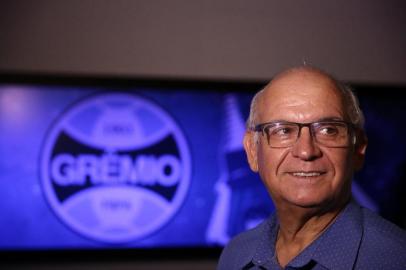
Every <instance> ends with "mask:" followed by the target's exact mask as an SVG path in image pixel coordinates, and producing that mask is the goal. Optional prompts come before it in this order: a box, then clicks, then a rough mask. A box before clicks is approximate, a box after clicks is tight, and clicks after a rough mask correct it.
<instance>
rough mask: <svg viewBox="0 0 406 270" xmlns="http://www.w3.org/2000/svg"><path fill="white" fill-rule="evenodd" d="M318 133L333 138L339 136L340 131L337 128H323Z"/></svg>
mask: <svg viewBox="0 0 406 270" xmlns="http://www.w3.org/2000/svg"><path fill="white" fill-rule="evenodd" d="M317 133H319V134H321V135H329V136H332V135H337V134H338V129H337V127H335V126H322V127H320V128H319V129H318V132H317Z"/></svg>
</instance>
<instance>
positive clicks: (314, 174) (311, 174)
mask: <svg viewBox="0 0 406 270" xmlns="http://www.w3.org/2000/svg"><path fill="white" fill-rule="evenodd" d="M324 173H325V172H290V173H289V174H291V175H293V176H296V177H317V176H320V175H322V174H324Z"/></svg>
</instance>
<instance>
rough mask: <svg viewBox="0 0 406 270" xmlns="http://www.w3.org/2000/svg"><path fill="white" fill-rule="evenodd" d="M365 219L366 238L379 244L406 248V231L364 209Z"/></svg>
mask: <svg viewBox="0 0 406 270" xmlns="http://www.w3.org/2000/svg"><path fill="white" fill-rule="evenodd" d="M362 213H363V217H364V224H363V225H364V238H365V239H368V240H375V241H378V242H379V243H387V244H392V245H400V246H402V247H403V248H406V231H405V230H403V229H401V228H400V227H398V226H397V225H395V224H393V223H392V222H390V221H388V220H386V219H384V218H382V217H381V216H379V215H378V214H376V213H375V212H373V211H371V210H369V209H367V208H362Z"/></svg>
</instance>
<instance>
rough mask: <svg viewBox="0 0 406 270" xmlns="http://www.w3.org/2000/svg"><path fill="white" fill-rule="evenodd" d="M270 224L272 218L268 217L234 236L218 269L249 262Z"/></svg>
mask: <svg viewBox="0 0 406 270" xmlns="http://www.w3.org/2000/svg"><path fill="white" fill-rule="evenodd" d="M269 226H270V219H267V220H265V221H263V222H261V223H260V224H259V225H257V226H256V227H254V228H252V229H250V230H247V231H244V232H242V233H240V234H238V235H236V236H235V237H233V238H232V239H231V240H230V242H229V243H228V244H227V245H226V246H225V248H224V249H223V251H222V253H221V256H220V260H219V264H218V268H217V269H235V268H237V267H238V266H241V265H243V264H245V263H247V262H249V261H250V260H251V259H252V257H253V256H254V253H255V251H256V249H257V247H258V245H259V244H260V240H261V239H263V237H264V235H265V234H266V231H267V229H268V227H269Z"/></svg>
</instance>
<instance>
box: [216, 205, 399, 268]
mask: <svg viewBox="0 0 406 270" xmlns="http://www.w3.org/2000/svg"><path fill="white" fill-rule="evenodd" d="M278 226H279V225H278V220H277V217H276V215H275V214H274V215H272V216H271V217H270V218H269V219H267V220H266V221H264V222H263V223H261V224H260V225H259V226H257V227H256V228H254V229H252V230H250V231H247V232H244V233H242V234H240V235H238V236H237V237H235V238H234V239H232V240H231V242H230V243H229V244H228V245H227V246H226V248H225V249H224V250H223V252H222V255H221V257H220V261H219V264H218V268H217V269H218V270H233V269H269V270H270V269H277V270H280V269H282V268H281V266H280V265H279V264H278V261H277V259H276V253H275V242H276V236H277V232H278ZM284 269H343V270H348V269H368V270H370V269H394V270H397V269H399V270H400V269H402V270H404V269H406V232H405V231H404V230H402V229H400V228H399V227H397V226H395V225H394V224H392V223H390V222H388V221H386V220H384V219H383V218H381V217H380V216H378V215H377V214H375V213H374V212H372V211H370V210H368V209H366V208H362V207H360V206H359V205H358V204H356V203H355V202H350V203H349V204H348V205H347V206H346V208H345V209H344V210H343V211H342V212H341V213H340V214H339V216H338V217H337V219H336V220H335V222H334V223H333V224H332V225H330V226H329V228H327V230H326V231H324V232H323V233H322V234H321V235H320V236H319V237H318V238H317V239H316V240H315V241H313V242H312V243H311V244H310V245H309V246H307V247H306V248H305V249H304V250H303V251H302V252H301V253H300V254H299V255H297V256H296V257H295V258H294V259H293V260H292V261H290V262H289V264H288V265H287V266H286V267H285V268H284Z"/></svg>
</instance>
